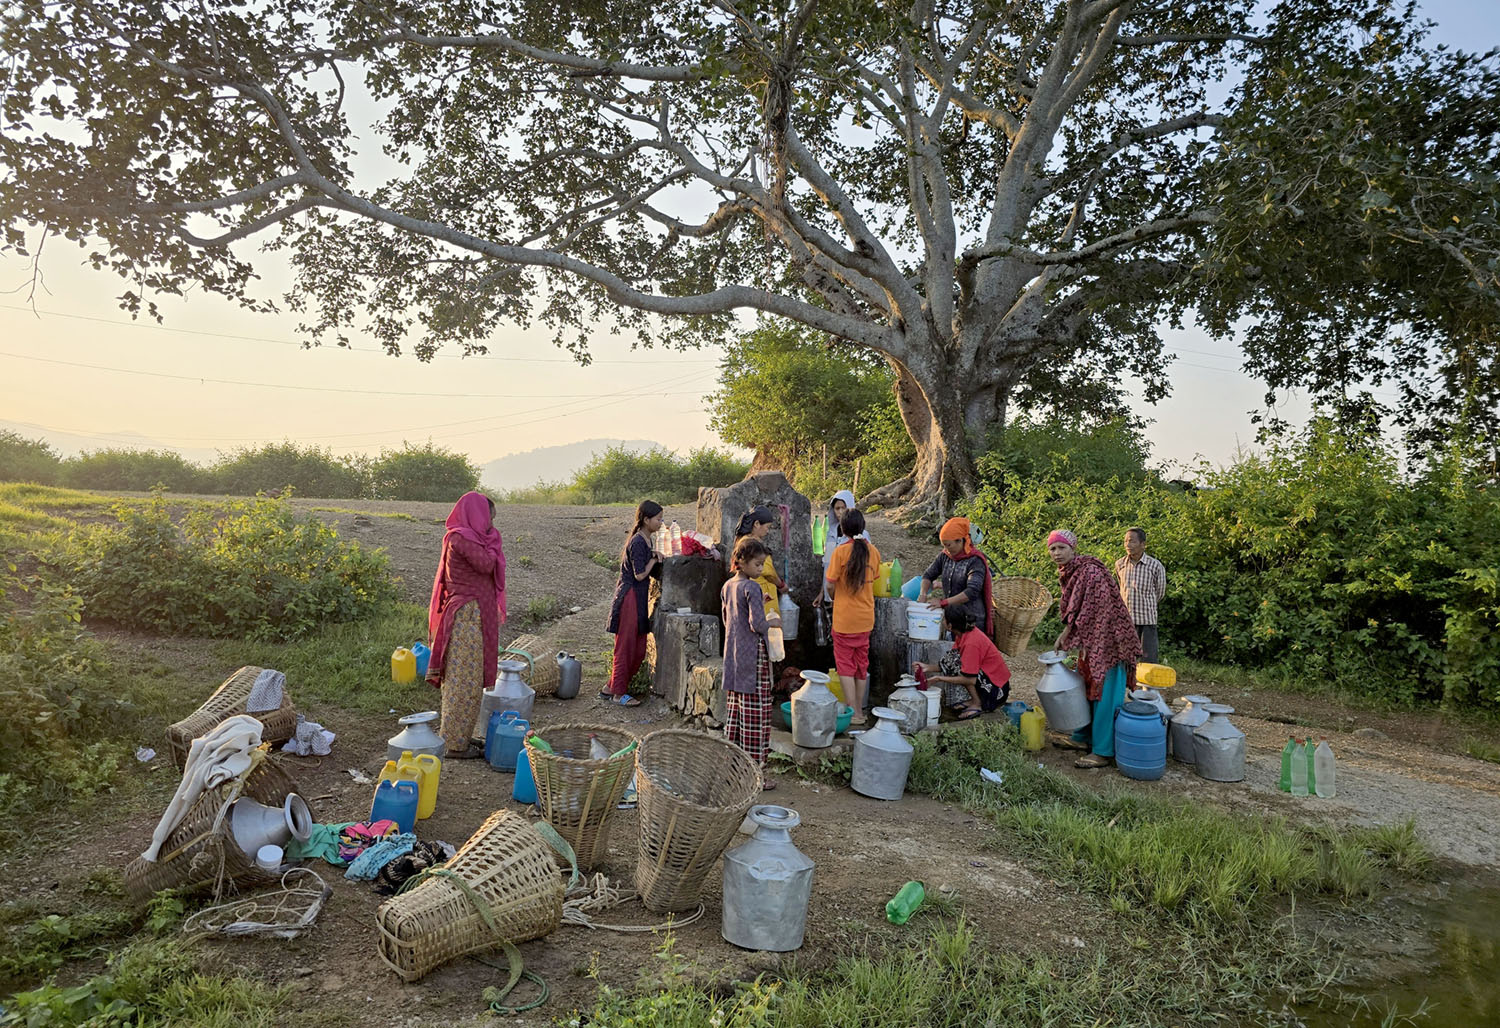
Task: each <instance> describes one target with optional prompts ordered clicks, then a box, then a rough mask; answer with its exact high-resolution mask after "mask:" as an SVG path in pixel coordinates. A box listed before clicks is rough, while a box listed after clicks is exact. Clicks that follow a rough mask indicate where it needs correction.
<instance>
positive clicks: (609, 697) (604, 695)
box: [599, 689, 615, 700]
mask: <svg viewBox="0 0 1500 1028" xmlns="http://www.w3.org/2000/svg"><path fill="white" fill-rule="evenodd" d="M599 698H600V699H601V700H613V699H614V698H615V694H614V693H612V692H610V691H609V690H608V689H605V690H603V691H602V692H600V693H599Z"/></svg>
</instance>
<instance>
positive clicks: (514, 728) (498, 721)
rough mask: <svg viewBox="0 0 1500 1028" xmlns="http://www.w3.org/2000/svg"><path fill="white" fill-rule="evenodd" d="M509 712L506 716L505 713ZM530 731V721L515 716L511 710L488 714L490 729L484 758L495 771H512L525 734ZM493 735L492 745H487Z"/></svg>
mask: <svg viewBox="0 0 1500 1028" xmlns="http://www.w3.org/2000/svg"><path fill="white" fill-rule="evenodd" d="M506 714H509V715H510V717H509V718H507V717H506V716H505V715H506ZM530 731H531V722H530V721H527V720H526V719H525V718H521V717H517V716H516V712H515V711H513V710H507V711H502V712H500V713H498V714H491V715H490V731H489V733H488V734H487V735H486V740H485V748H484V749H485V758H486V759H487V760H489V762H490V767H492V768H494V769H495V770H496V771H514V770H515V769H516V758H517V757H519V756H520V753H521V750H522V748H523V747H522V744H523V743H524V742H525V740H526V734H527V733H528V732H530ZM490 735H493V736H494V739H495V742H494V745H493V746H491V745H489V736H490Z"/></svg>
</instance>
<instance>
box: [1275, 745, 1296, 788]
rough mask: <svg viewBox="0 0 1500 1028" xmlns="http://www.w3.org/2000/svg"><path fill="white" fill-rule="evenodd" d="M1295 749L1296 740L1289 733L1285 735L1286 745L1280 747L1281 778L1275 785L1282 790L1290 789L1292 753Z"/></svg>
mask: <svg viewBox="0 0 1500 1028" xmlns="http://www.w3.org/2000/svg"><path fill="white" fill-rule="evenodd" d="M1296 749H1297V740H1296V739H1293V738H1292V737H1291V736H1290V735H1289V736H1287V737H1286V745H1285V746H1283V747H1281V780H1280V781H1279V782H1277V783H1276V787H1277V788H1278V789H1280V790H1281V791H1282V792H1291V791H1292V753H1293V751H1295V750H1296Z"/></svg>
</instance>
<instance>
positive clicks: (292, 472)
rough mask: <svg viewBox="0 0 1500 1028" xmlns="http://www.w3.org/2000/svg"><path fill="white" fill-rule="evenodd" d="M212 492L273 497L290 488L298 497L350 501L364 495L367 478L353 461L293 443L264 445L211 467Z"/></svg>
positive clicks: (233, 454) (354, 459) (365, 473)
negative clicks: (260, 494)
mask: <svg viewBox="0 0 1500 1028" xmlns="http://www.w3.org/2000/svg"><path fill="white" fill-rule="evenodd" d="M212 475H213V479H214V482H215V484H216V488H215V490H214V491H215V492H220V493H229V494H231V495H234V496H254V495H256V494H257V493H276V492H280V491H281V490H283V489H285V488H286V487H287V486H291V487H292V488H293V489H294V490H296V492H297V493H298V494H299V495H302V496H316V497H320V498H327V499H352V498H356V497H360V496H364V495H366V493H367V491H368V486H367V482H368V475H367V472H366V469H365V467H364V464H363V462H362V461H360V460H359V459H357V458H353V457H335V456H334V455H333V453H332V451H330V450H326V449H320V448H318V447H316V446H307V447H302V446H298V445H297V444H296V443H292V442H285V443H268V444H266V445H265V446H261V447H259V448H257V449H242V450H236V451H235V452H234V453H231V454H229V455H228V456H226V457H222V458H220V460H219V462H218V463H217V464H215V465H214V466H213V469H212Z"/></svg>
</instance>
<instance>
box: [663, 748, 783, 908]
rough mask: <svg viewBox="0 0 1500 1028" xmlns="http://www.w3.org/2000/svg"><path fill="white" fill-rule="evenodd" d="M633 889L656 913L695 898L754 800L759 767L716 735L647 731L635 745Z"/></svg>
mask: <svg viewBox="0 0 1500 1028" xmlns="http://www.w3.org/2000/svg"><path fill="white" fill-rule="evenodd" d="M635 759H636V779H635V781H636V794H637V796H638V797H639V801H640V802H639V804H638V806H639V811H640V818H639V821H640V827H639V829H638V837H639V840H640V845H639V847H638V850H637V860H636V865H635V888H636V892H638V893H639V894H640V897H641V902H642V903H643V904H645V906H646V909H647V910H650V911H652V912H653V913H657V914H664V913H668V912H669V911H678V910H691V909H692V908H694V907H696V906H697V905H698V897H699V894H700V893H701V892H702V891H703V880H704V878H706V877H707V876H708V873H709V872H710V871H711V870H713V869H714V868H715V867H716V866H718V863H719V857H720V856H722V855H723V853H724V847H726V846H728V845H729V842H730V840H732V839H733V838H734V836H735V833H736V832H738V831H739V828H740V825H741V824H742V823H743V822H744V820H745V815H746V814H748V813H749V812H750V807H751V806H752V805H754V804H756V803H758V802H760V793H761V777H760V768H759V767H758V766H756V763H755V761H754V760H752V759H751V757H750V755H749V754H748V753H746V752H745V751H744V750H742V749H740V748H739V747H738V746H736V745H735V744H734V743H732V742H728V741H727V740H725V739H724V738H723V737H722V736H717V735H707V734H705V733H703V732H694V731H691V730H688V729H683V728H668V729H664V730H662V731H659V732H652V733H651V734H650V735H648V736H646V737H645V738H644V739H642V740H641V745H640V748H639V749H638V750H637V751H636V758H635Z"/></svg>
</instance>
